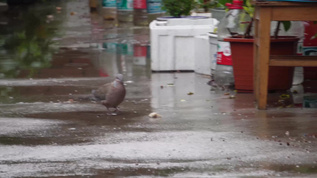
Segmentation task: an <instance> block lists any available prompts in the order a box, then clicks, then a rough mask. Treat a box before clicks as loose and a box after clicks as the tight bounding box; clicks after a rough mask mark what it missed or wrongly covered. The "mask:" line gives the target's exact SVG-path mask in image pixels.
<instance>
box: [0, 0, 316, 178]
mask: <svg viewBox="0 0 317 178" xmlns="http://www.w3.org/2000/svg"><path fill="white" fill-rule="evenodd" d="M87 3H88V1H84V0H69V1H50V2H45V3H44V4H41V3H40V4H37V5H32V6H29V7H28V8H22V9H21V8H18V7H15V8H12V9H6V8H0V10H1V12H0V13H1V16H0V31H1V35H0V69H1V70H0V73H1V74H0V78H1V80H0V177H129V176H138V177H245V176H251V177H276V176H284V177H289V176H290V177H293V176H297V177H314V176H316V174H317V173H316V166H317V162H316V160H317V156H316V152H317V140H316V136H317V132H316V130H317V128H316V127H317V120H316V118H317V112H316V110H314V109H305V108H301V107H291V108H288V107H287V106H288V105H289V104H290V103H292V101H291V100H292V99H293V98H292V97H293V95H292V93H289V92H288V93H287V92H286V93H285V92H283V93H280V92H276V93H270V98H269V100H270V109H269V110H267V111H259V110H257V109H255V105H254V98H253V95H252V94H250V93H236V92H235V91H230V93H229V95H226V94H225V92H224V91H222V90H217V89H214V88H212V87H211V86H209V85H207V83H208V81H210V77H209V76H204V75H199V74H195V73H180V72H173V73H152V72H151V69H150V64H151V59H150V55H149V51H150V50H149V48H150V46H149V34H150V33H149V28H148V27H135V26H132V25H131V24H128V23H125V24H122V23H121V24H120V23H117V22H115V21H102V18H101V17H100V16H99V15H98V14H96V13H90V12H89V8H88V4H87ZM56 7H61V10H57V9H56ZM30 19H32V20H33V19H34V22H32V21H31V20H30ZM117 73H123V74H124V80H125V87H126V89H127V95H126V99H125V101H124V102H123V103H122V104H121V105H120V106H119V107H120V112H119V114H118V115H117V116H108V115H107V110H106V108H105V107H104V106H103V105H101V104H100V102H98V101H94V100H93V99H92V95H91V91H92V90H93V89H96V88H98V87H99V86H101V85H103V84H105V83H107V82H110V81H113V79H114V75H115V74H117ZM282 94H289V95H290V97H289V98H283V101H281V102H279V100H280V99H281V98H280V96H281V95H282ZM231 95H234V97H231V98H230V96H231ZM284 100H285V101H284ZM279 106H281V107H279ZM153 112H155V113H157V114H159V115H160V116H161V117H157V118H152V117H150V116H149V114H150V113H153Z"/></svg>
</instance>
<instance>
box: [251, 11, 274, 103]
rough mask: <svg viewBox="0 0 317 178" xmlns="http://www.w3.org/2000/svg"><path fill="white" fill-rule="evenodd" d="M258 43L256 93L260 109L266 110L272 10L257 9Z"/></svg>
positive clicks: (255, 60)
mask: <svg viewBox="0 0 317 178" xmlns="http://www.w3.org/2000/svg"><path fill="white" fill-rule="evenodd" d="M256 11H257V12H256V13H257V15H256V18H258V19H257V20H258V22H257V28H256V30H257V32H256V34H257V36H258V37H257V38H258V39H257V41H258V44H257V45H258V49H261V50H256V56H255V58H254V63H255V66H256V68H255V69H254V73H255V74H256V75H255V76H256V78H255V81H254V83H255V91H256V92H255V93H256V95H257V96H256V99H257V106H258V109H266V104H267V93H268V76H269V57H270V40H271V39H270V29H271V9H270V8H269V7H268V8H263V7H262V8H257V9H256Z"/></svg>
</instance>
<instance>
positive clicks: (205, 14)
mask: <svg viewBox="0 0 317 178" xmlns="http://www.w3.org/2000/svg"><path fill="white" fill-rule="evenodd" d="M191 16H202V17H209V18H211V13H210V12H206V13H197V12H193V13H192V14H191Z"/></svg>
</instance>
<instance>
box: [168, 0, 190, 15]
mask: <svg viewBox="0 0 317 178" xmlns="http://www.w3.org/2000/svg"><path fill="white" fill-rule="evenodd" d="M162 4H163V6H162V9H163V10H166V12H167V13H168V14H169V15H171V16H172V17H176V18H181V17H182V16H188V15H190V12H191V10H193V9H194V8H195V0H163V1H162Z"/></svg>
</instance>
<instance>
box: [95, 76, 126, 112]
mask: <svg viewBox="0 0 317 178" xmlns="http://www.w3.org/2000/svg"><path fill="white" fill-rule="evenodd" d="M125 94H126V90H125V86H124V84H123V75H122V74H117V75H116V78H115V80H114V81H113V82H111V83H107V84H104V85H103V86H101V87H99V88H98V89H97V90H95V91H93V95H94V97H95V98H96V99H98V100H101V103H102V104H103V105H104V106H106V107H107V109H108V110H109V109H110V108H115V111H114V112H117V110H118V105H119V104H120V103H122V101H123V100H124V98H125Z"/></svg>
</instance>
